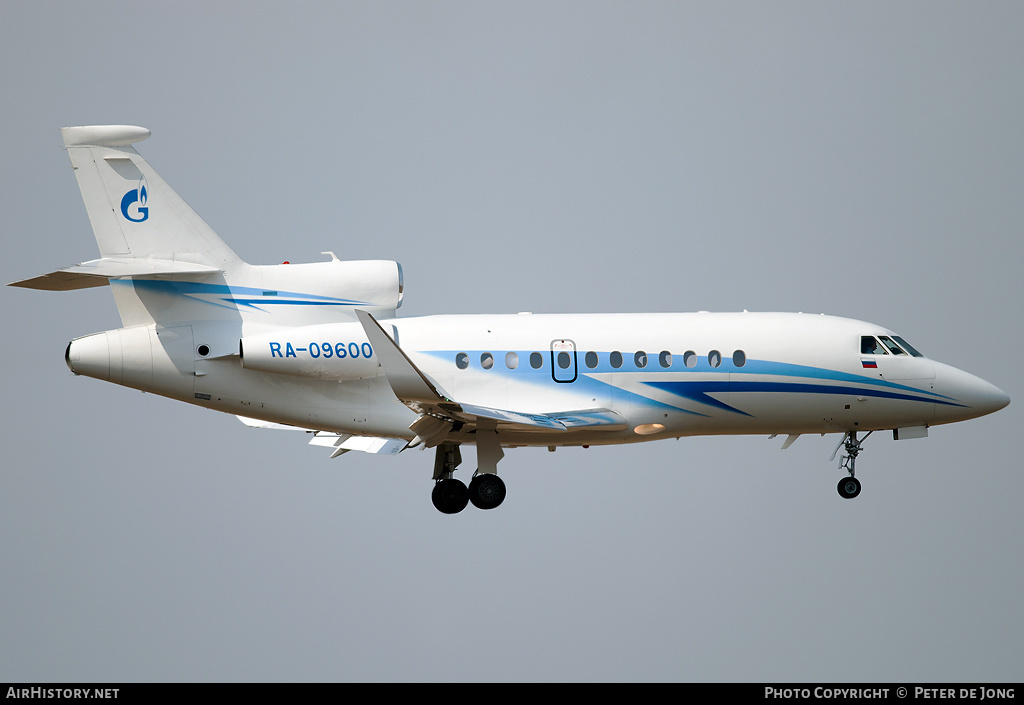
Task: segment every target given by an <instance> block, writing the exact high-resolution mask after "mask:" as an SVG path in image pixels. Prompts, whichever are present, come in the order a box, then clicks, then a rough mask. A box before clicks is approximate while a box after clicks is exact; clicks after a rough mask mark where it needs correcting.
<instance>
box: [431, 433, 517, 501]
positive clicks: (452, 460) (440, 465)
mask: <svg viewBox="0 0 1024 705" xmlns="http://www.w3.org/2000/svg"><path fill="white" fill-rule="evenodd" d="M461 462H462V453H461V452H460V451H459V445H458V444H457V443H442V444H441V445H439V446H438V447H437V455H436V456H435V457H434V481H435V482H434V490H433V492H431V493H430V499H431V501H433V503H434V507H435V508H436V509H437V511H439V512H441V513H442V514H458V513H459V512H461V511H462V510H463V509H465V508H466V505H467V504H469V503H470V502H472V503H473V506H474V507H477V508H479V509H494V508H495V507H497V506H498V505H499V504H501V503H502V501H503V500H504V499H505V483H504V482H503V481H502V479H501V478H500V477H498V476H497V475H496V474H494V473H493V472H483V473H482V472H480V471H479V470H478V471H477V472H475V473H473V479H472V480H471V481H470V483H469V487H468V488H467V487H466V485H465V484H464V483H463V482H462V481H461V480H456V479H455V478H454V477H453V475H454V473H455V468H457V467H458V466H459V464H460V463H461Z"/></svg>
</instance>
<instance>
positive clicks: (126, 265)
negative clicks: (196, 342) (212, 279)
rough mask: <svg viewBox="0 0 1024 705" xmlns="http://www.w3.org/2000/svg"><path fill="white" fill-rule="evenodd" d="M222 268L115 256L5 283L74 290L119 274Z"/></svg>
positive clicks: (208, 271) (198, 271)
mask: <svg viewBox="0 0 1024 705" xmlns="http://www.w3.org/2000/svg"><path fill="white" fill-rule="evenodd" d="M220 271H221V270H219V269H217V268H216V267H210V266H207V265H205V264H195V263H194V262H177V261H175V260H169V259H117V258H112V257H104V258H102V259H94V260H90V261H89V262H82V263H81V264H77V265H75V266H73V267H65V268H64V269H58V270H56V271H54V272H49V273H48V274H40V275H39V276H38V277H32V278H31V279H22V280H21V281H16V282H11V283H10V284H8V286H20V287H24V288H26V289H41V290H43V291H73V290H75V289H88V288H90V287H94V286H105V285H106V284H107V282H108V280H110V279H116V278H118V277H146V276H156V275H158V274H216V273H217V272H220Z"/></svg>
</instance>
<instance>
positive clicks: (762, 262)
mask: <svg viewBox="0 0 1024 705" xmlns="http://www.w3.org/2000/svg"><path fill="white" fill-rule="evenodd" d="M1022 26H1024V5H1021V4H1019V3H966V2H964V3H947V2H927V3H923V2H900V3H892V2H858V3H831V2H829V3H824V2H814V3H812V2H806V3H791V2H781V3H780V2H776V3H761V2H752V3H746V2H733V3H710V2H708V3H696V2H692V3H691V2H637V3H633V2H630V3H626V2H621V3H608V2H586V3H576V2H558V3H551V2H516V3H461V2H432V3H423V2H409V3H389V2H323V3H311V2H290V3H287V4H285V3H280V4H278V3H244V4H242V3H211V2H203V3H198V2H196V3H189V2H182V3H173V4H171V3H161V4H150V3H138V2H124V3H111V2H90V3H84V4H83V3H78V2H48V3H31V2H12V3H8V4H7V5H6V7H5V10H4V21H3V22H2V23H0V76H2V83H0V85H3V87H4V92H5V96H6V99H5V101H4V110H3V113H2V116H0V126H2V127H3V128H4V132H5V134H7V135H8V139H7V146H6V149H5V153H6V156H5V158H4V160H3V165H2V167H0V178H2V187H3V188H2V193H3V204H4V207H3V208H2V209H0V229H2V232H3V233H4V238H5V243H6V252H5V257H4V258H3V261H2V262H0V270H2V275H3V280H4V282H8V281H13V280H16V279H21V278H24V277H28V276H32V275H35V274H38V273H41V272H45V271H50V270H51V269H53V268H54V267H58V266H64V265H67V264H72V263H74V262H78V261H82V260H87V259H92V258H94V257H95V256H97V255H96V244H95V241H94V240H93V237H92V234H91V230H90V228H89V224H88V220H87V218H86V214H85V209H84V207H83V205H82V202H81V197H80V196H79V194H78V189H77V185H76V183H75V180H74V178H73V175H72V173H71V170H70V165H69V162H68V160H67V155H66V154H65V153H64V151H63V150H62V149H60V144H61V142H60V135H59V133H58V131H57V129H58V128H59V127H61V126H63V125H80V124H93V123H127V124H138V125H143V126H145V127H148V128H150V129H151V130H152V131H153V136H152V138H150V139H149V140H148V141H146V142H145V143H143V144H142V145H141V146H140V147H139V150H140V152H141V153H142V154H143V155H144V156H145V157H146V158H147V159H148V160H149V161H150V163H151V164H153V166H154V167H155V168H156V169H157V170H158V171H159V172H160V173H161V175H162V176H163V177H164V178H165V179H167V180H168V181H169V182H170V183H171V185H172V186H173V187H174V188H175V189H176V190H177V191H178V192H179V193H180V194H181V195H182V196H183V197H184V198H185V199H186V200H188V201H189V203H190V204H191V205H192V206H193V207H194V208H195V209H196V210H197V211H198V212H199V213H200V214H201V215H202V216H203V217H204V218H205V219H206V220H207V222H209V223H210V225H211V226H212V227H213V228H214V229H215V230H217V232H218V233H219V234H220V235H221V236H222V237H223V238H224V239H225V240H226V241H227V242H228V243H229V244H230V245H231V246H232V247H233V248H234V249H235V250H236V251H237V252H238V253H239V254H240V255H241V256H242V257H243V258H245V259H246V260H248V261H250V262H254V263H274V262H280V261H282V260H286V259H287V260H290V261H293V262H295V261H310V260H313V261H319V260H322V259H323V257H322V256H321V255H320V254H319V253H320V252H321V251H322V250H334V251H335V252H337V253H338V255H339V256H341V257H343V258H347V259H359V258H381V259H397V260H399V261H400V262H401V263H402V264H403V267H404V269H405V274H406V298H405V300H406V303H405V306H404V307H403V309H402V311H401V312H402V313H403V314H404V315H420V314H429V313H445V312H447V313H480V312H494V313H509V312H516V311H524V310H529V311H534V312H538V313H539V312H562V311H564V312H600V311H689V310H698V309H707V310H714V311H727V310H739V309H743V308H747V309H750V310H761V311H770V310H793V311H805V312H812V311H813V312H826V313H832V314H838V315H845V316H850V317H854V318H860V319H864V320H869V321H873V322H875V323H878V324H880V325H883V326H886V327H889V328H893V329H895V330H897V331H898V332H900V333H901V334H902V335H903V336H905V337H906V338H907V339H908V340H909V341H910V342H911V343H912V344H913V345H914V346H916V347H917V348H919V349H920V350H922V351H924V352H925V353H926V354H928V355H929V356H930V357H934V358H936V359H938V360H941V361H943V362H946V363H949V364H952V365H955V366H957V367H961V368H964V369H966V370H968V371H970V372H972V373H974V374H977V375H979V376H981V377H983V378H985V379H987V380H989V381H990V382H992V383H994V384H996V385H997V386H999V387H1000V388H1002V389H1003V390H1005V391H1006V392H1007V393H1008V394H1009V395H1010V397H1011V398H1012V399H1013V400H1014V401H1013V403H1012V404H1011V405H1010V407H1008V408H1007V409H1005V410H1003V411H1001V412H999V413H997V414H995V415H994V416H990V417H987V418H983V419H980V420H975V421H970V422H967V423H963V424H959V425H954V426H942V427H937V428H935V429H932V432H931V436H930V438H928V439H927V440H915V441H905V442H900V443H896V442H893V441H892V440H891V438H890V437H889V436H888V435H887V434H876V435H875V436H874V437H872V438H871V440H870V441H868V443H867V444H866V446H865V451H864V453H863V454H862V455H861V457H860V462H859V463H858V477H859V478H860V479H861V480H862V481H863V483H864V491H863V493H862V494H861V496H860V497H859V498H858V499H856V500H855V501H852V502H851V501H843V500H842V499H840V498H839V496H838V495H837V494H836V490H835V484H836V482H837V481H838V479H839V477H840V476H841V474H840V473H839V471H838V469H837V468H836V463H834V462H830V461H829V456H830V454H831V452H832V449H833V448H834V446H835V443H836V441H837V439H836V438H835V437H833V436H829V437H826V438H821V437H805V438H801V439H800V440H799V441H797V443H796V444H795V445H794V446H793V447H791V448H790V449H788V450H786V451H784V452H783V451H781V450H780V446H781V439H775V440H771V441H769V440H767V439H766V438H764V437H739V438H695V439H684V440H680V441H662V442H658V443H652V444H647V445H637V446H632V447H619V448H604V449H601V448H591V449H589V450H582V449H563V450H559V451H558V452H557V453H548V452H547V451H545V450H543V449H517V450H512V451H509V452H508V453H507V454H506V457H505V459H504V460H503V461H502V464H501V471H502V476H503V477H504V479H505V481H506V483H507V485H508V498H507V500H506V502H505V504H504V505H502V507H501V508H500V509H498V510H496V511H493V512H481V511H477V510H473V509H472V508H470V509H469V510H467V511H465V512H463V513H462V514H460V515H457V516H455V517H451V516H443V515H441V514H439V513H438V512H437V511H436V510H435V509H434V508H433V506H432V505H431V503H430V499H429V492H430V487H431V485H430V480H429V478H430V472H431V469H432V462H433V459H432V455H431V454H430V453H420V452H417V451H412V452H407V453H403V454H402V455H400V456H398V457H377V456H364V455H361V454H358V453H350V454H347V455H345V456H344V457H342V458H340V459H337V460H329V459H328V457H327V453H326V452H325V451H324V449H322V448H314V447H309V446H307V445H305V440H306V438H305V437H304V436H302V435H301V434H290V433H285V432H272V431H258V430H253V429H249V428H246V427H244V426H242V425H241V424H240V423H238V421H237V420H235V419H234V418H232V417H230V416H226V415H222V414H217V413H214V412H210V411H205V410H201V409H198V408H193V407H189V406H187V405H184V404H180V403H178V402H173V401H168V400H164V399H161V398H159V397H155V396H152V395H142V394H140V393H138V392H135V391H131V390H127V389H124V388H120V387H116V386H113V385H108V384H104V383H101V382H98V381H95V380H91V379H86V378H76V377H74V376H73V375H72V374H71V373H70V372H69V371H68V370H67V368H66V367H65V366H64V361H63V352H64V348H65V346H66V344H67V342H68V341H69V340H70V339H71V338H73V337H76V336H79V335H84V334H88V333H91V332H95V331H99V330H104V329H109V328H115V327H117V326H118V325H119V321H118V318H117V314H116V310H115V308H114V304H113V301H112V299H111V297H110V294H109V291H107V290H105V289H97V290H89V291H83V292H78V293H66V294H58V293H47V292H32V291H27V290H18V289H4V290H3V292H2V294H3V296H4V306H3V311H4V317H5V327H6V330H7V334H6V336H5V344H4V345H3V346H2V347H0V350H2V355H3V368H4V369H5V370H6V372H5V373H4V374H3V376H2V379H3V384H4V387H3V389H4V391H3V398H4V399H5V401H6V403H5V404H4V409H3V415H4V419H3V420H4V424H3V429H4V430H3V434H4V436H3V437H4V444H3V445H4V449H5V455H6V459H5V462H4V464H3V471H2V473H0V579H2V583H0V588H2V592H3V595H4V599H3V600H2V601H0V681H5V680H17V681H47V680H48V681H89V680H112V681H151V680H158V681H168V680H169V681H177V680H184V681H192V680H231V681H234V680H342V681H345V680H388V681H405V680H414V681H420V680H530V681H536V680H545V681H547V680H550V681H561V680H602V681H603V680H612V681H617V680H671V681H680V680H681V681H686V680H700V681H706V680H711V681H720V680H722V681H735V680H753V681H760V680H778V681H807V680H824V681H829V680H837V681H860V680H867V681H894V682H899V681H1020V680H1021V677H1022V675H1024V674H1022V668H1021V660H1020V655H1021V653H1024V609H1022V607H1021V601H1020V595H1021V594H1022V593H1024V568H1022V564H1021V560H1020V546H1021V545H1022V544H1024V526H1022V520H1021V513H1020V508H1019V504H1020V503H1019V500H1017V498H1016V496H1015V494H1014V491H1013V488H1014V487H1015V486H1016V485H1017V484H1018V479H1019V471H1020V470H1019V466H1020V455H1021V453H1020V449H1018V448H1016V447H1014V446H1013V444H1012V438H1013V436H1014V435H1016V434H1018V433H1019V429H1020V426H1021V411H1022V409H1024V385H1022V383H1021V378H1020V375H1019V373H1018V371H1017V367H1018V366H1017V365H1016V354H1017V352H1018V351H1020V350H1022V349H1024V340H1022V327H1021V325H1020V321H1019V317H1020V307H1021V293H1022V291H1021V290H1022V284H1021V275H1020V265H1021V262H1022V261H1024V252H1022V245H1021V230H1022V226H1024V198H1022V197H1021V194H1022V193H1024V167H1022V165H1024V133H1022V131H1021V125H1024V83H1022V82H1021V75H1022V69H1024V43H1022V42H1021V41H1020V29H1021V27H1022ZM473 457H474V453H473V451H472V450H470V451H469V452H468V453H467V459H468V460H469V462H467V464H466V466H467V467H471V466H472V458H473Z"/></svg>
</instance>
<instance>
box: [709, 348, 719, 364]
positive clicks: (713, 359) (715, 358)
mask: <svg viewBox="0 0 1024 705" xmlns="http://www.w3.org/2000/svg"><path fill="white" fill-rule="evenodd" d="M708 364H709V365H711V366H712V367H718V366H719V365H721V364H722V353H720V352H718V351H717V350H712V351H711V352H709V353H708Z"/></svg>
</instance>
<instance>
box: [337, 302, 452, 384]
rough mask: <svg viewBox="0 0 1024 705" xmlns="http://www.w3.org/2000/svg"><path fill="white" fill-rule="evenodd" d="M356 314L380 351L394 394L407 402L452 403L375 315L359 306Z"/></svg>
mask: <svg viewBox="0 0 1024 705" xmlns="http://www.w3.org/2000/svg"><path fill="white" fill-rule="evenodd" d="M356 316H358V317H359V322H360V323H362V324H363V330H364V331H365V332H366V337H367V339H368V340H369V341H370V345H372V346H373V349H374V350H375V351H376V352H377V357H378V359H379V360H380V365H381V367H383V368H384V372H385V374H387V380H388V384H390V385H391V390H392V391H393V392H394V393H395V396H396V397H398V398H399V399H401V400H402V401H403V402H405V403H406V404H408V403H410V402H412V403H414V404H415V403H417V402H420V403H426V404H438V403H443V402H451V399H449V398H448V395H447V394H445V393H444V392H443V391H441V390H438V388H437V386H436V385H435V384H434V383H433V382H431V381H430V380H429V379H428V378H427V376H426V375H425V374H423V373H422V372H421V371H420V369H419V368H418V367H416V365H415V364H413V362H412V360H410V359H409V358H408V356H406V354H405V353H404V352H403V351H402V349H401V348H400V347H398V345H397V344H396V343H395V341H394V340H392V339H391V336H390V335H388V334H387V333H385V332H384V329H383V328H381V327H380V324H379V323H377V319H375V318H374V317H373V316H372V315H370V314H369V313H367V312H366V311H363V310H362V309H356Z"/></svg>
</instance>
